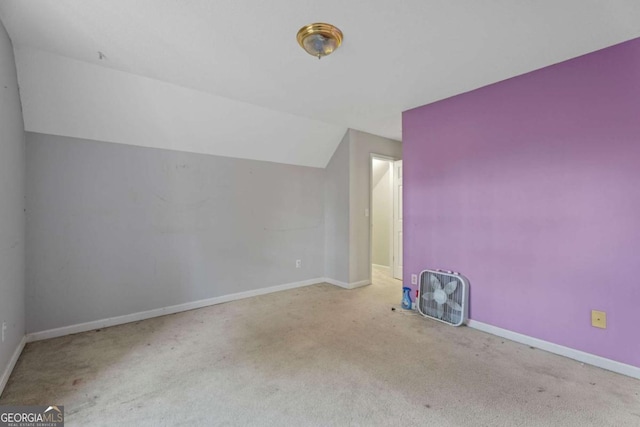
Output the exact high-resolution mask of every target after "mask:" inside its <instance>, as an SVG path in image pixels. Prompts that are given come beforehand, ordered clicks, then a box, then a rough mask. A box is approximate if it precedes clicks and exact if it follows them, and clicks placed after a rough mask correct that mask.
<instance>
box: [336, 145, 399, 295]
mask: <svg viewBox="0 0 640 427" xmlns="http://www.w3.org/2000/svg"><path fill="white" fill-rule="evenodd" d="M373 159H376V160H382V161H386V162H389V175H390V178H391V179H393V162H395V161H396V160H399V159H396V158H394V157H390V156H385V155H384V154H376V153H369V230H368V233H369V280H370V281H371V280H372V278H373V263H372V260H373V238H372V237H373V233H372V229H373ZM391 187H393V182H392V183H391ZM391 190H392V194H391V199H392V200H391V210H392V211H393V188H392V189H391ZM390 236H392V237H393V212H391V234H390ZM389 244H390V246H391V247H390V248H389V250H390V251H391V253H390V255H389V258H390V259H389V261H391V264H392V265H393V238H392V239H390V241H389ZM391 271H392V270H391ZM391 276H393V274H391ZM340 283H344V282H340ZM357 283H360V282H357ZM370 283H371V282H369V283H367V285H368V284H370ZM336 286H340V287H343V288H344V287H345V286H342V285H336ZM347 286H349V285H347ZM360 286H365V285H360ZM356 287H359V286H356ZM347 289H353V288H350V287H347Z"/></svg>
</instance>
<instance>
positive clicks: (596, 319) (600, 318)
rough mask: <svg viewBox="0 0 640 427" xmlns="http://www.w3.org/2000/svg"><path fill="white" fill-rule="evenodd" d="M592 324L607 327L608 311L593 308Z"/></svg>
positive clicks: (597, 326)
mask: <svg viewBox="0 0 640 427" xmlns="http://www.w3.org/2000/svg"><path fill="white" fill-rule="evenodd" d="M591 326H593V327H594V328H601V329H607V313H605V312H604V311H598V310H591Z"/></svg>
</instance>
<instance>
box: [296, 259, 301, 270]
mask: <svg viewBox="0 0 640 427" xmlns="http://www.w3.org/2000/svg"><path fill="white" fill-rule="evenodd" d="M296 268H302V260H301V259H297V260H296Z"/></svg>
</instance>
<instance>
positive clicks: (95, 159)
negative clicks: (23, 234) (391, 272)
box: [3, 61, 325, 332]
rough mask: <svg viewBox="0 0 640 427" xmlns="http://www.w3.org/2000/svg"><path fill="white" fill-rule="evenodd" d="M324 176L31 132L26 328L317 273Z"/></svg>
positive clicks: (321, 240)
mask: <svg viewBox="0 0 640 427" xmlns="http://www.w3.org/2000/svg"><path fill="white" fill-rule="evenodd" d="M3 63H4V61H3ZM17 156H18V155H17V154H16V156H15V157H17ZM324 177H325V170H324V169H318V168H310V167H301V166H291V165H283V164H277V163H268V162H260V161H253V160H241V159H232V158H225V157H216V156H208V155H201V154H191V153H183V152H176V151H168V150H158V149H150V148H141V147H134V146H126V145H120V144H110V143H104V142H95V141H87V140H76V139H73V138H67V137H57V136H50V135H42V134H33V133H28V134H27V195H28V199H27V207H28V209H27V224H28V230H27V260H28V270H27V278H28V294H27V295H28V296H27V311H28V313H29V318H28V324H27V329H28V331H29V332H34V331H40V330H46V329H51V328H56V327H61V326H65V325H71V324H77V323H81V322H87V321H91V320H97V319H102V318H107V317H113V316H120V315H125V314H129V313H134V312H139V311H144V310H150V309H155V308H159V307H165V306H169V305H174V304H180V303H185V302H189V301H195V300H200V299H204V298H211V297H216V296H221V295H227V294H231V293H236V292H241V291H247V290H253V289H258V288H264V287H268V286H273V285H280V284H285V283H291V282H297V281H302V280H305V279H313V278H319V277H323V276H324V250H325V247H324V192H325V187H324ZM3 182H4V181H3ZM18 196H19V194H18V192H16V194H15V195H14V196H13V197H14V198H15V199H16V201H15V202H14V203H18V201H17V200H18V199H19V197H18ZM3 206H4V204H3ZM16 225H19V221H18V220H17V219H16ZM12 239H13V238H12ZM12 241H13V240H12ZM15 259H16V261H17V259H18V257H17V256H16V257H15ZM296 259H301V260H302V268H301V269H296V268H295V260H296ZM16 274H17V273H16ZM16 280H18V277H17V276H16ZM3 300H4V299H3Z"/></svg>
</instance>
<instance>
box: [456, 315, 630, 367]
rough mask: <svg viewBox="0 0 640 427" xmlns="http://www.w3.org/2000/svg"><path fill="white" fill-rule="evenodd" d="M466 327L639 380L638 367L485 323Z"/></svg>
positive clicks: (473, 321)
mask: <svg viewBox="0 0 640 427" xmlns="http://www.w3.org/2000/svg"><path fill="white" fill-rule="evenodd" d="M467 326H469V327H470V328H473V329H477V330H479V331H483V332H487V333H489V334H493V335H497V336H499V337H502V338H506V339H509V340H511V341H515V342H519V343H522V344H527V345H530V346H532V347H536V348H539V349H541V350H545V351H548V352H550V353H555V354H559V355H560V356H564V357H568V358H570V359H574V360H577V361H579V362H582V363H587V364H589V365H593V366H597V367H598V368H602V369H606V370H608V371H613V372H617V373H618V374H622V375H627V376H629V377H632V378H637V379H640V367H636V366H632V365H627V364H625V363H621V362H616V361H615V360H611V359H606V358H604V357H600V356H596V355H595V354H590V353H585V352H584V351H580V350H575V349H573V348H569V347H564V346H562V345H558V344H554V343H551V342H549V341H543V340H541V339H538V338H533V337H530V336H528V335H523V334H519V333H517V332H513V331H509V330H507V329H502V328H498V327H497V326H492V325H488V324H486V323H482V322H478V321H476V320H469V322H468V323H467Z"/></svg>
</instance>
